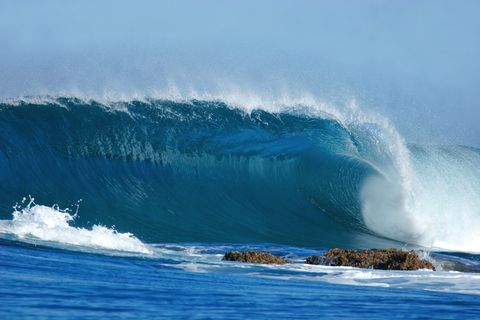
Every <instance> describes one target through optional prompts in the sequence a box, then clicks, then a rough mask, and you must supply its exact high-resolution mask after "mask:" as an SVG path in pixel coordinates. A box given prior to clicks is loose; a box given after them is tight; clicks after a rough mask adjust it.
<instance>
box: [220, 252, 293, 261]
mask: <svg viewBox="0 0 480 320" xmlns="http://www.w3.org/2000/svg"><path fill="white" fill-rule="evenodd" d="M223 260H224V261H239V262H249V263H263V264H285V263H287V261H286V260H285V259H283V258H282V257H278V256H275V255H273V254H270V253H267V252H261V251H243V252H238V251H229V252H227V253H225V255H224V256H223Z"/></svg>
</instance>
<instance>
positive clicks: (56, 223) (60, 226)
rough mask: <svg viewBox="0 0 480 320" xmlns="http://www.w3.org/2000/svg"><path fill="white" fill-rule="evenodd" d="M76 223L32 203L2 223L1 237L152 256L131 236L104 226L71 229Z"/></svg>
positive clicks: (66, 213)
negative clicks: (72, 223)
mask: <svg viewBox="0 0 480 320" xmlns="http://www.w3.org/2000/svg"><path fill="white" fill-rule="evenodd" d="M74 219H75V215H71V214H70V213H68V212H66V211H62V210H60V209H58V208H56V207H48V206H44V205H37V204H35V203H34V202H33V200H31V201H30V203H29V204H28V205H27V206H26V207H25V208H23V209H20V208H16V209H15V211H14V212H13V219H12V220H0V235H2V234H3V236H9V237H13V238H15V239H19V240H22V241H23V242H27V243H35V244H37V243H40V244H47V243H48V244H49V245H52V244H53V246H56V247H62V246H65V245H66V246H75V247H79V249H82V248H83V249H86V250H89V249H93V250H112V251H122V252H129V253H140V254H152V253H153V251H152V249H150V248H149V246H148V245H146V244H144V243H143V242H142V241H140V240H139V239H138V238H136V237H135V236H134V235H133V234H131V233H121V232H118V231H116V230H114V229H111V228H107V227H105V226H102V225H94V226H93V227H92V228H91V229H86V228H77V227H73V226H71V225H70V223H71V222H72V221H73V220H74Z"/></svg>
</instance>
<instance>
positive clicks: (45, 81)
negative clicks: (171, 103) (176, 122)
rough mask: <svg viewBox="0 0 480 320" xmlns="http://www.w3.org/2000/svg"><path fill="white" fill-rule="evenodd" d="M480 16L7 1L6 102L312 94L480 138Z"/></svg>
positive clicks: (344, 7) (453, 8)
mask: <svg viewBox="0 0 480 320" xmlns="http://www.w3.org/2000/svg"><path fill="white" fill-rule="evenodd" d="M478 17H480V1H468V0H463V1H441V0H440V1H424V0H418V1H406V0H405V1H403V0H402V1H400V0H398V1H396V0H390V1H383V0H378V1H370V0H365V1H359V0H336V1H333V0H332V1H313V0H312V1H305V0H299V1H281V0H255V1H252V0H246V1H220V0H218V1H208V0H207V1H185V0H178V1H122V0H119V1H113V0H112V1H107V0H97V1H93V0H92V1H88V0H86V1H70V0H56V1H53V0H45V1H34V0H10V1H7V0H0V97H18V96H24V95H45V94H59V93H62V92H75V93H77V94H79V95H84V96H94V95H96V94H101V93H105V92H108V93H112V94H125V95H129V94H131V93H140V94H144V95H148V94H150V93H151V92H156V91H158V90H163V89H164V88H167V87H170V86H175V87H178V88H185V89H189V90H190V89H194V90H197V91H201V92H222V91H228V90H231V88H237V89H238V90H240V91H242V92H243V94H246V95H248V94H249V93H251V94H265V93H266V94H268V95H271V96H275V95H282V94H284V93H285V92H293V93H297V94H298V93H299V92H300V93H302V92H308V93H310V94H312V95H314V96H315V97H316V98H318V99H319V100H324V101H327V102H331V103H343V102H344V101H348V100H350V99H355V100H356V101H357V102H358V104H359V105H360V106H361V108H364V109H368V110H373V111H374V112H378V113H381V114H384V115H385V116H387V117H388V118H389V119H390V120H391V121H392V122H393V123H394V124H395V126H396V127H397V128H398V130H399V131H400V132H401V133H402V134H403V135H404V136H405V138H406V139H407V140H408V141H411V142H417V143H436V144H464V145H470V146H476V147H480V125H478V122H479V120H480V97H479V92H480V58H479V57H480V36H479V35H480V19H479V18H478Z"/></svg>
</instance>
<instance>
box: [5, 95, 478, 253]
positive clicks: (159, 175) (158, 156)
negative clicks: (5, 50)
mask: <svg viewBox="0 0 480 320" xmlns="http://www.w3.org/2000/svg"><path fill="white" fill-rule="evenodd" d="M331 110H333V109H328V110H326V109H325V110H320V112H319V111H318V110H316V112H311V108H308V106H298V105H290V106H286V107H284V108H282V109H279V110H275V111H266V110H263V109H261V108H258V109H252V108H250V109H249V110H245V109H242V108H239V107H236V106H232V105H229V104H227V103H225V102H222V101H205V100H188V101H172V100H149V99H143V100H132V101H117V102H112V103H108V104H106V103H101V102H98V101H87V100H81V99H77V98H68V97H59V98H52V99H43V100H38V101H36V100H34V99H30V100H18V101H7V102H3V103H1V104H0V128H1V129H0V183H1V185H2V186H3V190H2V191H3V192H1V193H0V218H2V219H4V220H7V221H8V220H9V219H11V209H10V207H11V205H12V203H15V201H16V200H18V199H19V198H22V197H23V196H25V195H28V194H31V195H34V196H35V197H36V199H37V200H38V201H39V202H40V203H58V204H60V205H62V206H69V205H71V204H72V202H73V201H76V200H78V199H83V203H82V208H81V214H80V215H79V217H78V218H77V219H75V226H74V227H70V228H74V229H75V230H86V229H85V228H91V227H92V226H93V225H95V224H102V225H115V227H116V230H120V231H122V232H126V231H129V232H133V233H134V234H135V235H137V236H138V237H139V238H141V239H142V240H145V241H148V242H176V241H182V242H191V241H221V242H272V243H287V244H294V245H304V246H318V245H322V246H351V247H366V246H385V245H394V244H395V242H392V241H397V245H401V244H403V243H410V244H417V245H422V246H427V247H432V248H433V249H435V248H442V249H451V250H461V251H462V250H463V251H473V252H480V239H479V237H478V236H477V230H479V227H480V174H479V172H478V170H477V168H478V166H479V165H480V152H479V151H478V150H477V149H473V148H468V147H461V146H444V147H433V146H419V145H407V144H406V143H405V142H404V141H403V139H402V137H401V136H400V135H399V134H398V133H397V132H396V131H395V129H394V128H393V127H392V126H391V125H390V124H389V123H388V121H386V120H385V119H383V118H381V117H378V116H375V117H372V116H366V115H365V114H363V113H361V112H360V111H358V110H357V111H355V112H352V113H351V114H349V115H348V116H339V114H340V115H341V114H342V113H341V112H339V111H338V110H337V111H335V112H332V111H331ZM37 209H38V210H40V209H42V211H44V212H47V211H48V210H47V207H39V208H37ZM37 209H35V210H37ZM30 210H33V208H30ZM57 212H58V211H57ZM50 213H51V212H50ZM19 217H20V216H19V215H18V214H17V216H15V217H14V218H13V221H18V219H19ZM15 219H17V220H15ZM2 223H4V222H2ZM64 227H66V226H64ZM82 228H83V229H82ZM89 230H90V229H89ZM91 230H94V229H91ZM82 232H83V231H82ZM115 234H116V235H117V236H118V235H120V234H121V233H120V232H116V233H115ZM128 237H130V236H127V238H128ZM129 239H132V238H129ZM58 240H59V241H60V239H58Z"/></svg>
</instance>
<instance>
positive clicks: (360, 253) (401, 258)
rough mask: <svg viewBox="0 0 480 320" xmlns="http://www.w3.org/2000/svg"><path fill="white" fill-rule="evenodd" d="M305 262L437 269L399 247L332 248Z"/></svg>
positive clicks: (393, 268) (369, 266)
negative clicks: (369, 248) (371, 248)
mask: <svg viewBox="0 0 480 320" xmlns="http://www.w3.org/2000/svg"><path fill="white" fill-rule="evenodd" d="M305 263H308V264H321V265H329V266H349V267H356V268H373V269H383V270H418V269H432V270H435V268H434V266H433V265H432V264H431V263H430V262H429V261H427V260H422V259H420V258H419V257H418V255H417V254H416V253H415V252H414V251H402V250H398V249H383V250H377V249H373V250H347V249H330V250H328V251H327V252H326V253H325V255H323V256H311V257H308V258H307V259H306V261H305Z"/></svg>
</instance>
